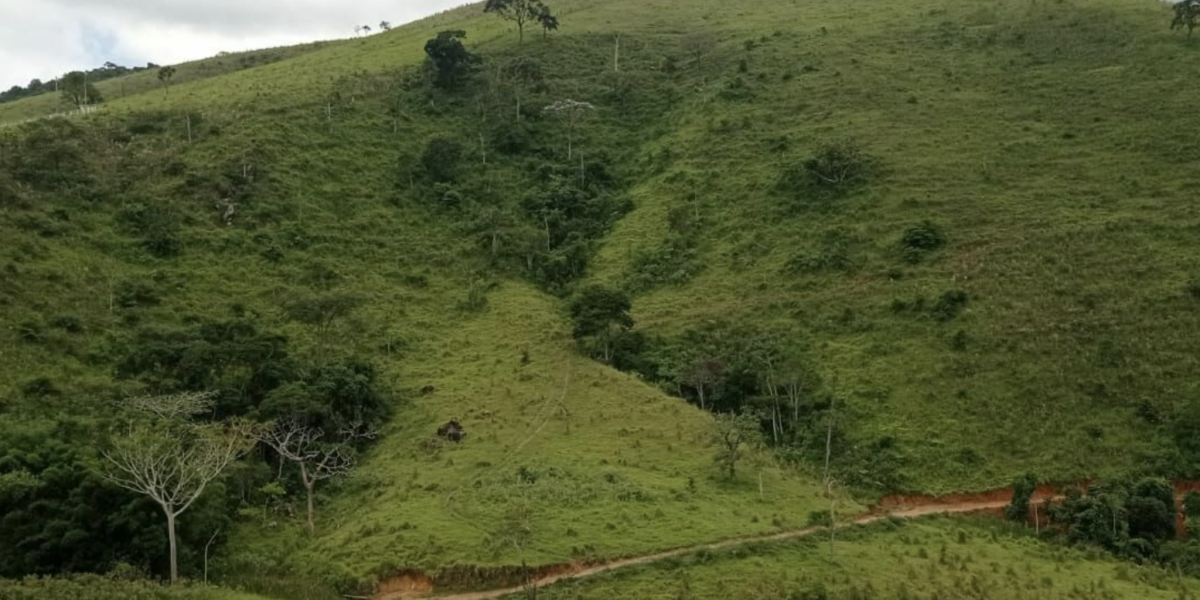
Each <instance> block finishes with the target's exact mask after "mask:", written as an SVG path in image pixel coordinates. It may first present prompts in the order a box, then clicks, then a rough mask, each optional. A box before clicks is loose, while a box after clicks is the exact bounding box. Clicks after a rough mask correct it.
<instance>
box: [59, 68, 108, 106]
mask: <svg viewBox="0 0 1200 600" xmlns="http://www.w3.org/2000/svg"><path fill="white" fill-rule="evenodd" d="M59 89H61V90H62V95H63V98H64V99H65V100H66V101H67V102H69V103H71V105H72V106H74V107H75V108H77V109H79V110H83V109H84V107H86V106H92V105H96V104H100V103H101V102H103V101H104V97H103V96H101V95H100V91H99V90H97V89H96V86H95V85H94V84H92V82H90V81H88V77H87V74H86V73H84V72H83V71H72V72H70V73H67V74H66V75H63V78H62V81H61V82H60V85H59Z"/></svg>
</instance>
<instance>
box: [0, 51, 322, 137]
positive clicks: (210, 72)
mask: <svg viewBox="0 0 1200 600" xmlns="http://www.w3.org/2000/svg"><path fill="white" fill-rule="evenodd" d="M325 45H326V42H313V43H310V44H301V45H297V46H284V47H279V48H267V49H263V50H251V51H247V52H225V53H221V54H220V55H218V56H214V57H211V58H206V59H201V60H195V61H190V62H186V63H180V64H179V65H173V66H175V69H176V72H175V75H174V76H173V77H172V78H171V84H172V86H174V85H180V84H184V83H188V82H190V81H198V80H201V79H207V78H210V77H218V76H221V75H226V74H229V73H234V72H237V71H241V70H246V69H254V68H255V67H259V66H262V65H268V64H271V63H274V62H279V61H283V60H287V59H289V58H293V57H296V56H300V55H301V54H304V53H305V52H311V51H313V50H316V49H319V48H321V47H323V46H325ZM96 89H97V90H98V91H99V92H100V94H101V95H102V96H103V98H104V99H105V100H106V101H108V102H112V101H113V100H117V99H121V98H126V97H129V96H140V95H148V94H151V93H153V92H156V91H157V92H159V93H162V94H169V93H170V92H169V90H165V89H164V88H163V84H162V82H161V81H159V79H158V70H157V69H147V70H144V71H140V72H138V73H132V74H129V75H125V76H122V77H116V78H113V79H108V80H105V81H101V82H99V83H97V84H96ZM71 108H72V107H70V106H69V103H68V102H67V101H65V100H64V99H63V98H62V96H60V95H59V94H55V93H44V94H40V95H37V96H31V97H29V98H23V99H21V100H17V101H13V102H6V103H3V104H0V124H4V123H10V124H11V123H13V122H18V121H24V120H28V119H37V118H40V117H45V116H49V115H55V114H59V113H63V112H67V111H68V110H70V109H71Z"/></svg>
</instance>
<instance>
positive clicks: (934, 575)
mask: <svg viewBox="0 0 1200 600" xmlns="http://www.w3.org/2000/svg"><path fill="white" fill-rule="evenodd" d="M1198 589H1200V582H1197V581H1196V580H1194V579H1190V578H1182V579H1181V578H1179V577H1176V576H1175V575H1173V574H1170V573H1167V572H1164V571H1161V570H1159V569H1154V568H1140V567H1136V566H1133V565H1131V564H1128V563H1121V562H1118V561H1115V560H1112V559H1108V558H1099V557H1097V556H1094V555H1089V554H1087V553H1084V552H1081V551H1078V550H1073V549H1069V548H1064V547H1061V546H1057V545H1053V544H1046V543H1043V542H1039V541H1037V540H1036V539H1034V538H1033V537H1032V536H1031V535H1028V534H1026V533H1024V532H1014V531H1013V530H1012V529H1010V528H1009V527H1008V526H1006V525H1003V524H1001V523H991V522H986V523H981V522H971V521H966V520H960V519H949V518H935V519H922V520H920V521H916V522H909V523H895V524H892V523H885V524H878V525H872V526H868V527H865V528H860V529H855V530H852V531H846V532H842V534H841V539H840V540H838V541H836V543H835V544H834V548H833V556H832V557H831V556H830V547H829V543H828V538H823V537H822V536H816V537H812V538H802V539H799V540H797V541H794V542H786V543H772V544H764V545H760V546H757V547H754V548H741V549H737V550H730V551H724V552H715V553H702V554H698V555H694V556H690V557H686V558H681V559H678V560H672V561H667V562H663V563H657V564H653V565H644V566H637V567H630V568H627V569H622V570H619V571H615V572H611V573H607V574H603V575H600V576H597V577H595V578H590V579H586V580H574V581H566V582H562V583H559V584H555V585H552V586H548V587H544V588H542V589H540V590H538V597H539V598H546V599H548V600H559V599H567V598H570V599H572V600H593V599H596V600H599V599H601V598H638V599H639V600H674V599H677V598H689V599H691V600H709V599H711V600H717V599H721V598H759V599H762V600H771V599H785V598H836V599H863V600H870V599H877V598H889V599H890V598H896V599H900V598H921V599H925V598H980V599H988V600H1008V599H1012V600H1016V599H1028V598H1042V599H1044V600H1054V599H1059V598H1063V599H1066V598H1109V599H1129V600H1135V599H1136V600H1142V599H1146V600H1149V599H1161V600H1173V599H1176V598H1181V597H1191V596H1192V595H1193V594H1195V593H1196V592H1197V590H1198ZM822 592H824V593H825V594H826V595H821V593H822ZM514 597H521V596H514Z"/></svg>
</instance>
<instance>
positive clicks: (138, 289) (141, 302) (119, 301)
mask: <svg viewBox="0 0 1200 600" xmlns="http://www.w3.org/2000/svg"><path fill="white" fill-rule="evenodd" d="M113 300H114V301H115V302H116V305H117V306H119V307H121V308H144V307H147V306H158V304H159V303H160V302H161V301H162V300H161V298H159V296H158V292H157V291H156V290H155V289H154V288H153V287H151V286H150V285H149V284H146V283H143V282H141V281H122V282H121V283H119V284H117V288H116V290H115V291H114V292H113Z"/></svg>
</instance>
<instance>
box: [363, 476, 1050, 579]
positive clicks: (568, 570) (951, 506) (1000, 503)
mask: <svg viewBox="0 0 1200 600" xmlns="http://www.w3.org/2000/svg"><path fill="white" fill-rule="evenodd" d="M1047 498H1049V499H1051V500H1052V501H1053V500H1058V499H1061V497H1060V496H1057V495H1050V494H1038V495H1036V496H1035V497H1034V498H1033V502H1043V501H1044V500H1046V499H1047ZM1009 502H1010V498H999V497H997V498H986V499H961V500H949V499H944V498H935V499H931V501H929V502H928V503H923V504H914V505H909V506H905V505H899V506H894V507H891V508H887V509H879V510H876V511H873V512H871V513H867V514H865V515H861V516H859V517H857V518H855V519H853V520H852V521H849V522H847V523H844V524H840V525H838V528H839V529H841V528H845V527H851V526H855V525H866V524H869V523H874V522H876V521H881V520H883V519H889V518H897V519H914V518H917V517H924V516H928V515H938V514H970V513H980V512H996V511H1000V510H1003V509H1004V507H1006V506H1008V504H1009ZM827 531H828V529H825V528H823V527H806V528H804V529H796V530H792V531H784V532H781V533H772V534H766V535H759V536H753V537H742V538H733V539H728V540H725V541H721V542H714V543H711V544H700V545H696V546H688V547H685V548H677V549H675V550H668V551H666V552H659V553H657V554H647V555H644V556H633V557H629V558H623V559H617V560H612V561H609V562H606V563H602V564H597V565H584V564H574V565H562V566H561V568H560V569H558V571H559V572H557V573H554V574H549V575H545V576H543V577H540V578H538V579H537V580H536V581H534V582H532V583H534V584H536V586H537V587H539V588H541V587H545V586H548V585H551V584H554V583H557V582H559V581H563V580H566V579H582V578H585V577H591V576H593V575H599V574H600V573H605V572H608V571H613V570H616V569H621V568H624V567H631V566H634V565H644V564H647V563H653V562H658V561H661V560H666V559H669V558H675V557H678V556H685V555H688V554H694V553H696V552H701V551H705V550H723V549H726V548H732V547H735V546H742V545H746V544H755V543H759V542H774V541H781V540H789V539H794V538H800V537H806V536H810V535H815V534H819V533H825V532H827ZM413 587H414V589H408V590H404V591H395V592H388V593H382V594H379V595H377V596H375V597H374V599H373V600H415V599H417V598H424V599H426V600H493V599H495V598H501V597H503V596H506V595H509V594H516V593H519V592H522V591H524V588H523V587H521V586H516V587H508V588H500V589H494V590H486V591H482V592H466V593H462V594H445V595H433V594H431V592H432V589H431V586H429V585H428V584H426V585H417V586H413Z"/></svg>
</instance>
